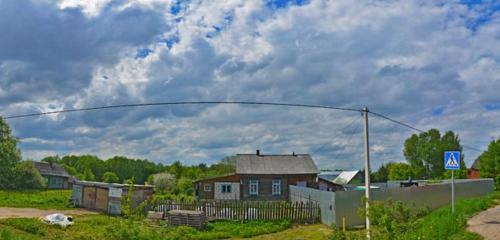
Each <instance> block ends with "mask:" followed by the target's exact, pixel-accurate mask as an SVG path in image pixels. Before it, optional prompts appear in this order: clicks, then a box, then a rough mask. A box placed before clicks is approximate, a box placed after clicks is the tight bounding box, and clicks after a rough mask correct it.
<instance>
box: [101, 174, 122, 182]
mask: <svg viewBox="0 0 500 240" xmlns="http://www.w3.org/2000/svg"><path fill="white" fill-rule="evenodd" d="M102 181H103V182H105V183H119V182H120V178H119V177H118V175H116V173H114V172H105V173H104V175H102Z"/></svg>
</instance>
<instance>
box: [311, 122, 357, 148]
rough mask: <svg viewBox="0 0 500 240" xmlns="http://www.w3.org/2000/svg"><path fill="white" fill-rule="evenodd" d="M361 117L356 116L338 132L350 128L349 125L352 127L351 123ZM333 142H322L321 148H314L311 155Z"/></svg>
mask: <svg viewBox="0 0 500 240" xmlns="http://www.w3.org/2000/svg"><path fill="white" fill-rule="evenodd" d="M359 119H360V118H358V117H354V118H353V119H352V121H351V122H350V123H349V124H347V125H346V126H345V127H343V128H342V129H341V130H340V131H338V132H343V131H344V130H346V129H348V128H349V127H350V126H351V125H352V124H353V123H354V122H355V121H356V120H359ZM331 142H332V141H328V142H326V143H324V144H322V145H321V146H320V147H319V148H317V149H316V150H314V151H313V152H312V153H311V155H314V154H315V153H317V152H318V151H319V150H321V149H323V148H324V147H325V146H326V145H329V144H330V143H331Z"/></svg>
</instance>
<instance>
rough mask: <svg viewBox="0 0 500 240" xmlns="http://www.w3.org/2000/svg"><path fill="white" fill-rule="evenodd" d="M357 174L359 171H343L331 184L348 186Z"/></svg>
mask: <svg viewBox="0 0 500 240" xmlns="http://www.w3.org/2000/svg"><path fill="white" fill-rule="evenodd" d="M358 173H359V170H356V171H343V172H341V173H340V174H339V176H338V177H336V178H335V179H334V180H333V182H334V183H337V184H348V183H349V182H351V181H352V179H353V178H354V177H355V176H356V174H358Z"/></svg>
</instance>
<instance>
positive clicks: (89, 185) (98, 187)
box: [71, 181, 154, 215]
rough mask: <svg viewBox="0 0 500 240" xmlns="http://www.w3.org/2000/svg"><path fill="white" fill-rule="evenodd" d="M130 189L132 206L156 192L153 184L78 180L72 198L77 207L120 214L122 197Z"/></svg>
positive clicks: (126, 194) (125, 195)
mask: <svg viewBox="0 0 500 240" xmlns="http://www.w3.org/2000/svg"><path fill="white" fill-rule="evenodd" d="M129 189H132V191H133V192H132V198H131V205H132V208H135V207H137V206H138V205H139V204H141V203H142V202H144V201H145V200H147V199H149V198H151V197H152V196H153V193H154V191H153V186H151V185H129V184H117V183H103V182H88V181H77V182H76V183H75V184H74V185H73V194H72V196H71V200H72V202H73V203H74V204H75V206H77V207H82V208H86V209H91V210H97V211H101V212H106V213H109V214H113V215H119V214H121V203H122V199H124V198H125V197H127V196H128V194H129Z"/></svg>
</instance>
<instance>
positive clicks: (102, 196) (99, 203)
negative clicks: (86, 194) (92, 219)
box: [95, 188, 108, 212]
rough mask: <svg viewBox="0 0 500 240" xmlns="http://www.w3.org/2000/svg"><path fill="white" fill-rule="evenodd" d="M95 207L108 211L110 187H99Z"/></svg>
mask: <svg viewBox="0 0 500 240" xmlns="http://www.w3.org/2000/svg"><path fill="white" fill-rule="evenodd" d="M96 194H97V196H96V201H95V208H96V209H97V210H101V211H104V212H107V211H108V189H105V188H97V192H96Z"/></svg>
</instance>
